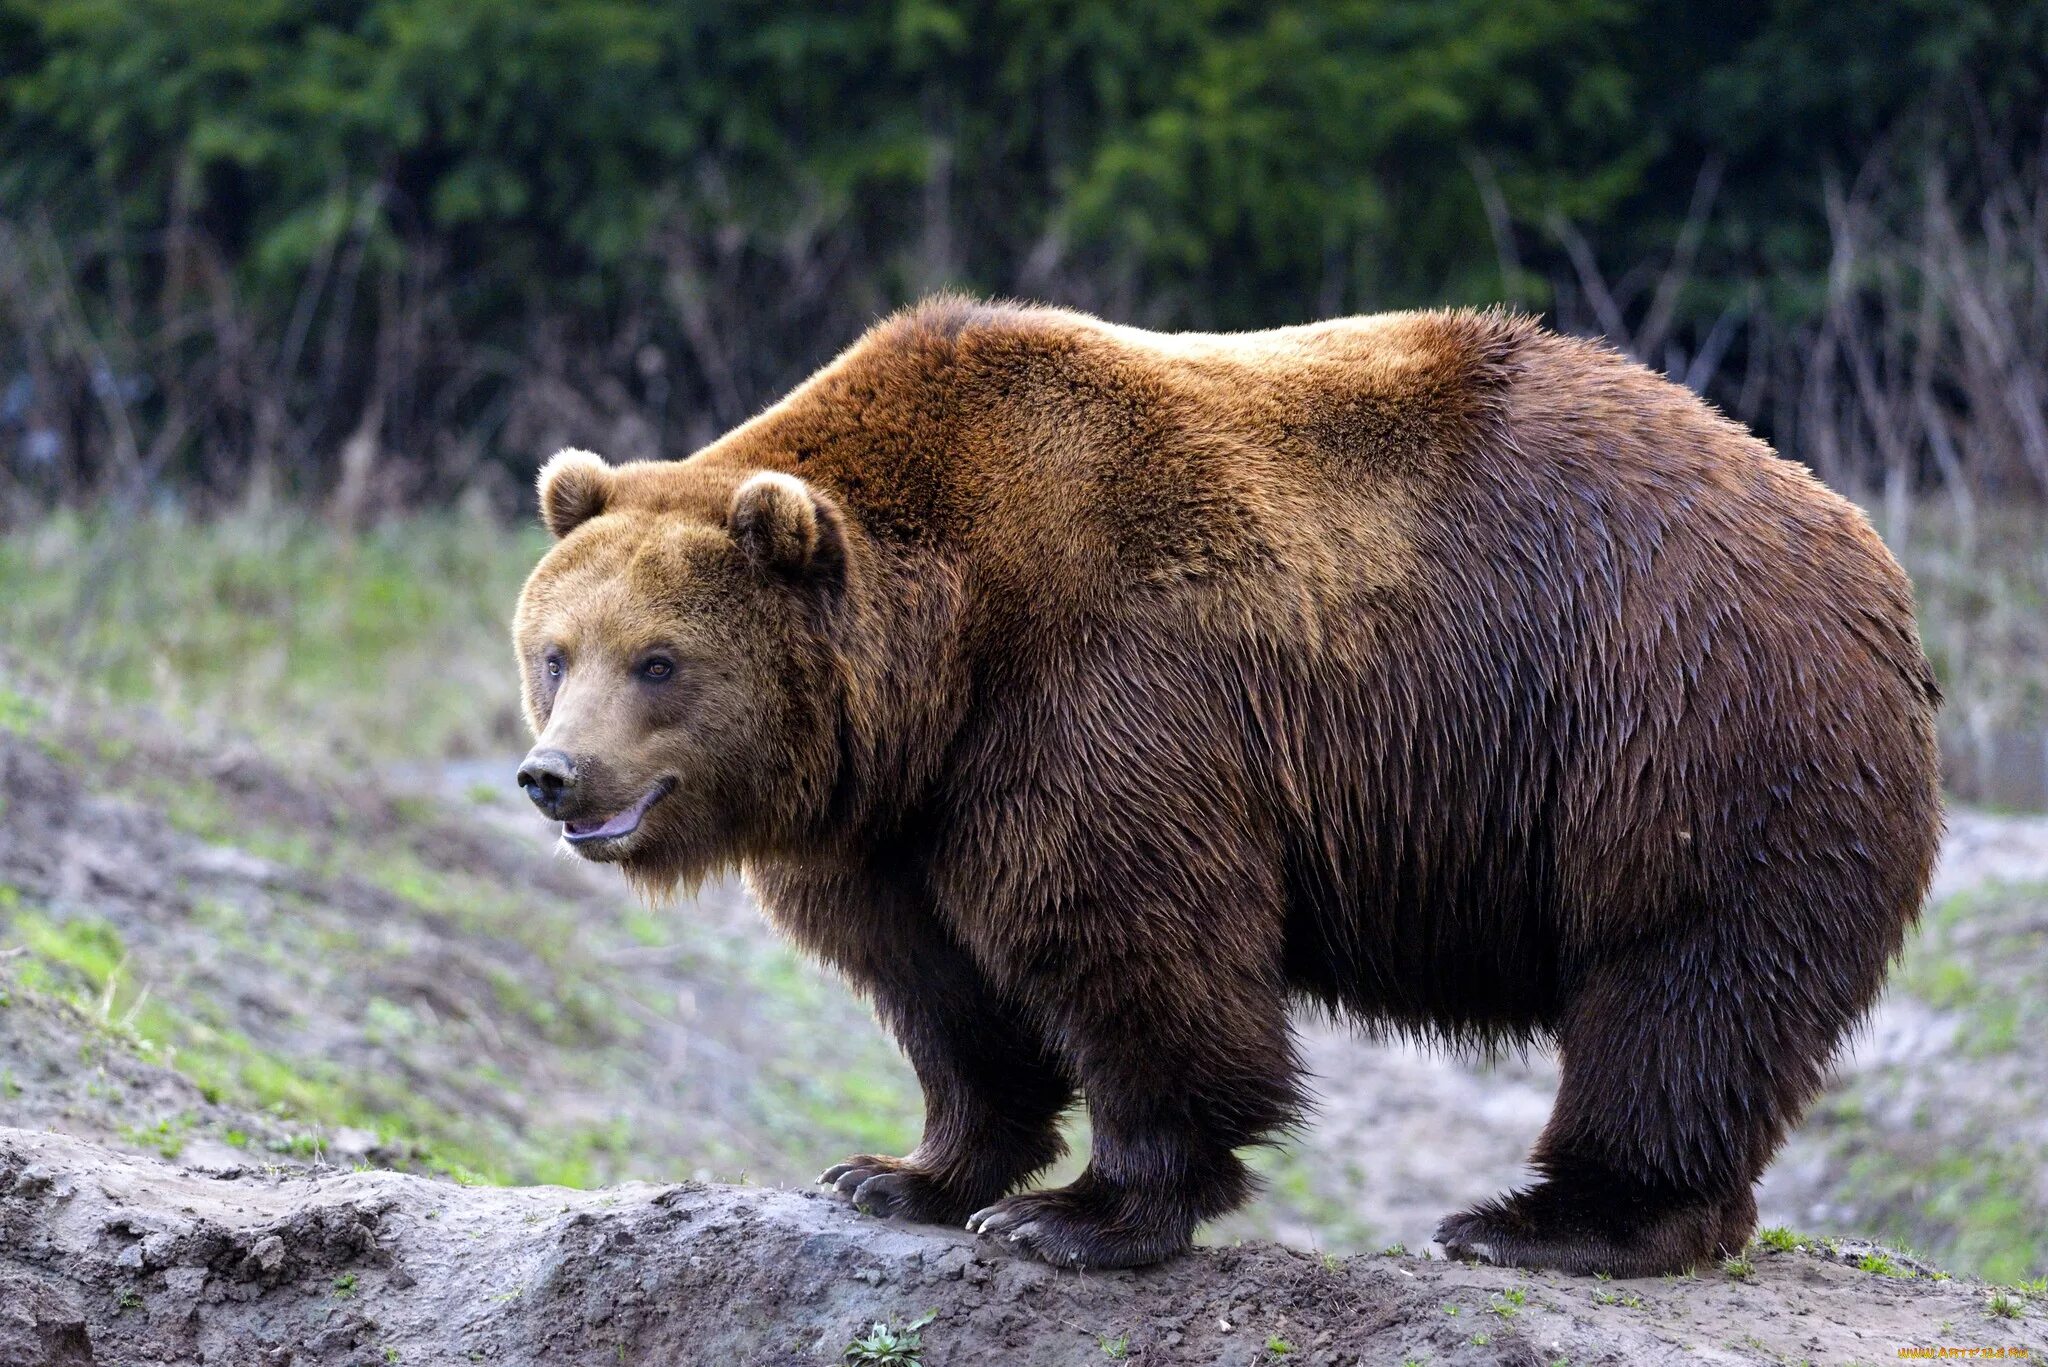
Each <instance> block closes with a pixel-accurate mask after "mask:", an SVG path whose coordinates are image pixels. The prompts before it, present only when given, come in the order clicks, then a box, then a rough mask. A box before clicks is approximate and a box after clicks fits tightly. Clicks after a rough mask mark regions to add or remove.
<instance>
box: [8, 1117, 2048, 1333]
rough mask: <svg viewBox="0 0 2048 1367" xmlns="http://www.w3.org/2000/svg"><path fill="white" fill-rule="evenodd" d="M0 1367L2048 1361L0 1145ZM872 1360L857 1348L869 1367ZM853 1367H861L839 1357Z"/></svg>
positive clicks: (1856, 1298)
mask: <svg viewBox="0 0 2048 1367" xmlns="http://www.w3.org/2000/svg"><path fill="white" fill-rule="evenodd" d="M0 1248H4V1249H5V1253H4V1254H0V1362H7V1363H40V1362H81V1363H83V1362H96V1363H116V1362H122V1363H126V1362H135V1363H140V1362H155V1361H167V1360H168V1361H196V1362H205V1363H218V1364H241V1363H250V1364H258V1363H260V1364H278V1363H292V1364H301V1365H302V1367H313V1365H314V1364H356V1363H363V1364H371V1363H378V1362H387V1363H407V1362H414V1363H416V1362H429V1363H443V1362H461V1361H485V1362H500V1363H551V1364H573V1363H593V1364H594V1363H617V1362H649V1363H705V1364H712V1363H718V1364H726V1363H730V1364H735V1365H736V1367H740V1365H745V1367H752V1365H753V1364H761V1365H762V1367H767V1365H768V1364H794V1363H806V1362H808V1363H823V1362H832V1361H836V1360H842V1359H843V1358H845V1357H846V1356H847V1354H848V1350H849V1346H850V1345H853V1344H854V1343H855V1342H856V1341H857V1340H859V1339H861V1338H862V1337H864V1336H867V1335H870V1334H874V1333H875V1332H876V1329H875V1326H880V1327H881V1329H882V1331H883V1332H885V1333H886V1332H889V1331H891V1330H901V1329H903V1328H905V1327H907V1326H909V1325H912V1324H914V1323H916V1322H917V1321H919V1320H921V1319H925V1318H926V1317H927V1316H929V1317H930V1318H929V1320H928V1322H927V1323H926V1324H925V1325H924V1327H923V1328H922V1329H921V1330H918V1331H917V1333H918V1337H919V1340H920V1342H919V1349H918V1353H917V1355H916V1356H915V1357H912V1358H910V1359H908V1360H909V1361H911V1362H919V1361H921V1362H922V1363H924V1364H926V1365H927V1367H950V1365H952V1364H970V1363H976V1364H979V1363H1000V1364H1011V1365H1014V1367H1037V1365H1038V1364H1044V1365H1045V1367H1052V1365H1053V1364H1084V1363H1104V1362H1114V1361H1132V1362H1158V1363H1175V1364H1185V1365H1186V1367H1205V1365H1208V1364H1214V1365H1215V1367H1224V1365H1225V1364H1229V1365H1230V1367H1250V1364H1270V1363H1283V1362H1297V1361H1298V1362H1302V1363H1313V1364H1380V1363H1397V1362H1412V1363H1419V1362H1429V1363H1436V1364H1513V1365H1514V1367H1523V1365H1524V1364H1580V1365H1582V1367H1583V1365H1584V1364H1593V1363H1603V1364H1628V1365H1630V1367H1639V1365H1643V1364H1659V1363H1680V1362H1685V1363H1701V1362H1705V1363H1715V1362H1724V1363H1782V1362H1798V1361H1813V1362H1849V1361H1865V1362H1874V1361H1879V1360H1896V1359H1897V1358H1898V1356H1899V1353H1900V1350H1901V1349H1911V1348H1942V1347H1948V1348H1983V1349H1993V1350H1998V1349H2015V1348H2026V1349H2029V1350H2031V1351H2034V1352H2040V1351H2048V1333H2044V1329H2048V1318H2044V1317H2043V1316H2042V1314H2041V1313H2040V1311H2039V1310H2038V1309H2034V1310H2028V1309H2025V1308H2022V1309H2020V1310H2019V1312H2018V1315H2017V1317H2008V1316H2007V1315H2006V1314H2004V1313H2002V1311H2001V1309H2000V1308H1999V1306H2000V1305H2003V1304H2004V1302H2000V1303H1999V1305H1994V1301H1993V1293H1990V1292H1987V1291H1986V1290H1985V1288H1983V1287H1981V1286H1976V1285H1971V1284H1967V1283H1961V1282H1955V1281H1939V1280H1935V1279H1933V1278H1931V1277H1929V1276H1927V1275H1924V1272H1923V1273H1922V1274H1921V1275H1907V1274H1909V1273H1913V1272H1915V1271H1916V1269H1915V1268H1913V1267H1911V1266H1910V1265H1901V1264H1893V1265H1892V1275H1886V1274H1882V1273H1875V1272H1871V1271H1867V1270H1864V1269H1863V1268H1861V1267H1858V1266H1856V1265H1855V1261H1854V1260H1856V1259H1858V1258H1863V1257H1867V1256H1869V1250H1868V1249H1867V1248H1862V1249H1859V1248H1855V1247H1844V1248H1840V1249H1834V1250H1829V1249H1821V1248H1804V1249H1799V1250H1796V1251H1789V1252H1776V1251H1760V1252H1759V1253H1758V1254H1757V1255H1756V1257H1755V1259H1754V1260H1753V1266H1752V1267H1750V1268H1749V1269H1747V1270H1745V1271H1743V1273H1742V1274H1741V1275H1730V1274H1728V1273H1726V1272H1721V1271H1715V1272H1711V1273H1708V1274H1706V1275H1703V1276H1699V1277H1689V1278H1678V1279H1670V1278H1666V1279H1652V1280H1639V1281H1600V1280H1596V1279H1592V1278H1569V1277H1563V1276H1558V1275H1555V1274H1549V1273H1521V1272H1516V1271H1512V1270H1503V1269H1497V1268H1485V1267H1478V1266H1471V1265H1466V1264H1461V1263H1447V1262H1444V1261H1441V1260H1425V1259H1419V1258H1413V1257H1392V1256H1385V1255H1364V1256H1360V1257H1356V1258H1351V1259H1337V1258H1320V1257H1317V1256H1315V1255H1313V1254H1309V1253H1305V1252H1302V1251H1299V1250H1294V1249H1286V1248H1280V1247H1277V1246H1274V1245H1271V1244H1260V1245H1250V1246H1246V1247H1244V1248H1234V1249H1210V1250H1204V1251H1202V1252H1199V1253H1197V1254H1195V1255H1193V1256H1191V1257H1188V1258H1185V1259H1181V1260H1178V1261H1175V1262H1173V1263H1170V1264H1168V1265H1165V1266H1163V1267H1159V1268H1153V1269H1147V1270H1143V1271H1137V1272H1113V1273H1093V1274H1088V1273H1080V1274H1077V1273H1072V1272H1059V1271H1055V1270H1053V1269H1051V1268H1049V1267H1046V1266H1044V1265H1043V1264H1039V1263H1035V1262H1030V1261H1026V1260H1021V1259H1018V1258H1015V1257H1012V1256H1008V1255H1007V1254H1005V1253H1004V1252H1002V1251H1001V1250H999V1249H997V1248H993V1247H991V1246H990V1245H989V1244H988V1243H987V1242H986V1241H979V1242H978V1241H976V1240H974V1239H972V1238H971V1237H969V1236H968V1235H966V1234H964V1233H959V1232H954V1231H946V1230H935V1229H931V1228H927V1227H914V1226H900V1225H892V1224H884V1223H880V1222H875V1221H871V1220H866V1219H864V1218H862V1217H860V1216H857V1215H855V1214H853V1213H852V1212H851V1211H850V1210H848V1208H847V1207H846V1206H845V1205H843V1204H842V1203H840V1202H838V1201H836V1200H833V1199H830V1198H827V1197H824V1196H820V1195H818V1194H816V1193H810V1192H782V1191H767V1190H761V1189H749V1188H737V1187H721V1186H709V1185H703V1184H688V1185H683V1186H668V1187H655V1186H646V1185H640V1184H635V1185H630V1186H625V1187H620V1188H614V1189H609V1190H604V1191H570V1190H565V1189H562V1188H546V1187H543V1188H531V1187H529V1188H476V1187H463V1186H457V1185H454V1184H451V1183H446V1182H437V1181H432V1180H429V1179H425V1178H420V1177H414V1176H409V1175H405V1174H398V1173H390V1172H379V1171H365V1172H358V1173H346V1174H327V1175H313V1174H308V1173H277V1172H269V1173H262V1172H251V1171H249V1170H248V1169H238V1170H232V1171H230V1172H225V1173H218V1174H209V1173H201V1172H196V1171H193V1170H190V1169H179V1168H174V1167H172V1166H169V1165H167V1164H164V1163H161V1162H159V1161H156V1160H150V1159H137V1158H121V1157H117V1156H115V1155H112V1154H110V1153H109V1152H108V1151H106V1150H104V1149H101V1148H99V1147H97V1146H94V1145H90V1144H86V1143H84V1142H82V1141H79V1140H74V1139H70V1138H67V1137H63V1136H56V1135H40V1134H31V1133H27V1132H22V1131H0ZM871 1341H872V1340H871ZM856 1360H857V1359H856Z"/></svg>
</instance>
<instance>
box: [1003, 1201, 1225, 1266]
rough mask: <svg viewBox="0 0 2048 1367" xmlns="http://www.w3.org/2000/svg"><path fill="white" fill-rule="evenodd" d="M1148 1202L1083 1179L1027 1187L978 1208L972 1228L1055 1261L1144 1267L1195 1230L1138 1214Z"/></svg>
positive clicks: (1180, 1248)
mask: <svg viewBox="0 0 2048 1367" xmlns="http://www.w3.org/2000/svg"><path fill="white" fill-rule="evenodd" d="M1144 1204H1145V1203H1143V1202H1141V1201H1132V1200H1131V1199H1130V1198H1129V1197H1123V1198H1117V1197H1113V1196H1111V1195H1109V1194H1108V1193H1104V1192H1100V1191H1097V1190H1093V1189H1088V1188H1083V1187H1080V1186H1078V1185H1077V1186H1073V1187H1063V1188H1059V1189H1056V1190H1053V1191H1027V1192H1025V1193H1023V1194H1022V1195H1020V1196H1009V1197H1005V1198H1004V1199H1003V1200H1000V1201H998V1202H996V1203H995V1204H994V1205H992V1206H988V1207H986V1208H984V1209H982V1210H978V1211H976V1212H974V1214H973V1215H971V1216H969V1217H968V1219H967V1228H968V1229H969V1230H970V1231H971V1232H973V1233H975V1234H980V1235H983V1236H986V1237H988V1238H994V1239H1001V1240H1003V1241H1004V1242H1006V1243H1008V1244H1009V1245H1010V1246H1011V1247H1013V1248H1015V1249H1017V1250H1018V1251H1019V1252H1023V1253H1028V1254H1030V1255H1031V1256H1032V1257H1034V1258H1038V1259H1040V1260H1041V1261H1044V1262H1048V1263H1051V1264H1053V1265H1054V1266H1055V1267H1142V1266H1143V1265H1145V1264H1146V1263H1156V1262H1158V1261H1160V1260H1161V1259H1162V1258H1170V1257H1172V1256H1173V1255H1174V1254H1176V1253H1182V1252H1185V1251H1186V1250H1187V1247H1188V1245H1189V1243H1190V1242H1191V1241H1192V1240H1191V1234H1192V1230H1191V1229H1190V1228H1188V1227H1187V1226H1186V1225H1184V1224H1182V1223H1180V1222H1176V1221H1172V1220H1157V1219H1154V1220H1148V1219H1144V1218H1142V1217H1141V1218H1135V1219H1134V1218H1133V1207H1136V1208H1138V1209H1140V1210H1142V1208H1143V1205H1144ZM1161 1204H1164V1203H1161Z"/></svg>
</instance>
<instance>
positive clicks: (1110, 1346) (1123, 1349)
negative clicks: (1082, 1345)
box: [1095, 1334, 1131, 1362]
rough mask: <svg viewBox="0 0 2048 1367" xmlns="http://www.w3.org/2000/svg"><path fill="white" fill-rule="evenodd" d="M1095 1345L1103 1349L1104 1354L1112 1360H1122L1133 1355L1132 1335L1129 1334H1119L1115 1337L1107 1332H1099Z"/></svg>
mask: <svg viewBox="0 0 2048 1367" xmlns="http://www.w3.org/2000/svg"><path fill="white" fill-rule="evenodd" d="M1095 1346H1096V1347H1097V1348H1099V1349H1101V1350H1102V1355H1103V1356H1104V1357H1106V1358H1108V1359H1109V1360H1110V1361H1111V1362H1122V1361H1123V1360H1124V1359H1125V1358H1128V1357H1129V1356H1130V1355H1131V1336H1130V1335H1129V1334H1118V1335H1117V1336H1116V1337H1115V1338H1111V1337H1110V1336H1109V1335H1107V1334H1098V1335H1097V1336H1096V1338H1095Z"/></svg>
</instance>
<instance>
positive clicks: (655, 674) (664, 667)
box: [640, 655, 676, 683]
mask: <svg viewBox="0 0 2048 1367" xmlns="http://www.w3.org/2000/svg"><path fill="white" fill-rule="evenodd" d="M675 672H676V667H675V664H674V662H673V661H670V660H664V659H662V658H661V657H660V656H659V655H657V656H655V657H654V658H653V659H651V660H649V661H648V662H647V663H646V664H643V665H641V666H640V677H641V678H643V679H647V680H650V681H652V682H654V683H660V682H661V681H662V680H663V679H666V678H667V677H668V676H669V675H671V674H673V673H675Z"/></svg>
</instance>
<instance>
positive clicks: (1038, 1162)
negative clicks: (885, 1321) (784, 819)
mask: <svg viewBox="0 0 2048 1367" xmlns="http://www.w3.org/2000/svg"><path fill="white" fill-rule="evenodd" d="M760 891H761V893H762V895H763V896H764V897H765V898H768V899H770V900H772V901H774V902H775V903H776V904H777V905H779V906H780V907H782V908H783V916H782V920H783V925H784V927H785V929H787V930H789V931H790V933H791V934H792V935H793V936H794V937H795V938H796V939H797V940H798V941H799V942H801V943H805V944H809V945H814V946H816V947H818V949H819V952H820V953H822V954H823V955H824V957H826V958H827V959H828V960H830V961H831V962H832V963H833V964H834V966H835V967H837V968H838V969H839V970H840V971H841V973H843V974H844V975H845V976H846V978H847V979H848V981H850V982H852V983H853V984H855V985H856V986H857V987H859V988H860V989H862V990H863V991H864V992H866V993H867V995H868V996H869V998H870V1000H872V1001H873V1003H874V1005H875V1009H876V1011H877V1013H878V1014H879V1015H880V1016H881V1018H882V1022H883V1024H884V1025H885V1026H886V1027H887V1028H888V1030H889V1032H890V1033H891V1034H892V1035H894V1036H895V1037H896V1042H897V1043H898V1044H899V1045H901V1046H902V1049H903V1052H904V1054H905V1055H906V1056H907V1057H908V1058H909V1059H910V1063H911V1066H912V1068H914V1069H915V1070H916V1072H917V1079H918V1084H919V1086H920V1087H921V1088H922V1089H923V1091H924V1114H925V1123H924V1136H923V1138H922V1139H921V1140H920V1141H919V1142H918V1146H917V1148H916V1149H915V1150H914V1151H912V1152H911V1153H910V1154H909V1155H907V1156H906V1157H902V1158H892V1157H888V1156H885V1155H880V1154H859V1155H856V1156H854V1157H852V1158H849V1159H847V1160H846V1161H844V1162H842V1163H836V1164H834V1165H833V1166H832V1167H830V1168H827V1169H826V1170H825V1172H824V1174H823V1175H822V1176H821V1177H820V1178H819V1179H818V1180H819V1181H820V1182H823V1183H826V1184H829V1185H831V1186H832V1187H833V1188H834V1189H836V1190H838V1191H840V1192H842V1193H844V1194H845V1195H847V1196H848V1197H850V1198H851V1199H852V1200H853V1203H854V1204H855V1205H856V1206H858V1207H859V1208H861V1209H862V1210H865V1211H868V1212H869V1213H870V1214H874V1215H884V1216H899V1217H902V1218H904V1219H909V1220H921V1221H926V1222H932V1223H938V1224H959V1223H960V1222H962V1221H964V1220H966V1219H967V1217H968V1216H969V1215H970V1214H972V1213H973V1212H974V1211H976V1210H978V1209H980V1208H981V1207H983V1206H985V1205H987V1204H988V1203H989V1202H990V1201H993V1200H995V1199H996V1198H997V1197H999V1196H1001V1195H1002V1194H1003V1193H1005V1192H1008V1191H1011V1190H1013V1189H1014V1188H1015V1187H1016V1186H1017V1185H1018V1184H1019V1183H1021V1182H1024V1181H1026V1180H1027V1179H1029V1178H1030V1177H1032V1176H1033V1175H1034V1174H1036V1173H1038V1172H1040V1171H1042V1170H1044V1169H1045V1168H1047V1167H1049V1166H1051V1165H1052V1164H1053V1163H1054V1162H1055V1161H1056V1160H1057V1159H1058V1158H1059V1157H1060V1155H1061V1154H1062V1153H1064V1152H1065V1151H1066V1145H1065V1143H1064V1141H1063V1140H1062V1139H1061V1138H1060V1135H1059V1131H1058V1128H1057V1125H1058V1120H1059V1116H1060V1114H1061V1112H1063V1111H1065V1110H1066V1108H1067V1107H1068V1106H1069V1105H1070V1104H1072V1102H1073V1099H1074V1085H1073V1083H1072V1082H1071V1081H1069V1080H1068V1078H1067V1075H1066V1072H1065V1069H1064V1066H1063V1064H1062V1062H1061V1060H1060V1059H1058V1058H1057V1057H1056V1056H1055V1055H1054V1054H1053V1053H1052V1051H1051V1050H1050V1049H1049V1048H1047V1046H1046V1042H1045V1039H1044V1036H1043V1035H1042V1034H1041V1033H1040V1031H1039V1030H1038V1029H1037V1028H1036V1027H1035V1026H1034V1025H1032V1024H1031V1023H1029V1022H1027V1021H1026V1020H1025V1019H1024V1018H1023V1016H1022V1013H1021V1012H1019V1011H1018V1009H1017V1008H1016V1007H1015V1005H1014V1004H1013V1003H1012V1002H1010V1001H1009V1000H1008V999H1006V998H1005V997H1004V996H1003V994H1001V993H1000V992H998V991H997V990H996V989H995V987H994V986H992V985H991V984H990V983H989V981H988V979H987V977H986V975H984V974H983V973H982V971H981V970H980V969H979V968H978V967H977V966H976V965H975V963H974V961H973V960H972V959H971V958H970V957H969V956H968V955H967V953H966V952H965V951H964V950H963V949H962V948H961V947H960V945H959V944H958V942H957V941H955V940H954V938H953V937H952V936H951V935H950V934H949V933H948V932H947V930H946V928H945V926H944V925H943V923H942V922H941V921H940V920H939V918H938V917H937V916H935V915H933V913H932V912H931V910H930V908H929V907H928V906H926V905H924V904H922V903H921V902H920V901H919V900H918V898H917V897H916V896H915V895H914V894H911V893H908V892H905V891H903V890H901V889H899V888H895V887H891V886H889V885H888V884H886V883H882V882H872V883H866V884H864V885H861V886H858V887H851V886H843V885H842V886H837V887H824V888H819V887H807V888H804V889H797V888H789V889H785V888H783V887H782V886H781V885H780V884H778V882H777V881H776V879H775V878H774V876H773V875H772V874H771V875H768V876H767V878H766V880H765V881H764V882H763V884H762V886H761V888H760ZM848 904H855V905H861V906H863V907H864V908H865V909H866V911H867V914H868V915H870V916H872V917H873V918H874V925H875V927H876V929H877V930H878V931H879V932H880V933H879V934H877V935H875V936H873V937H859V938H849V937H843V936H842V937H836V938H835V937H833V936H832V935H831V931H830V929H829V926H827V925H824V924H819V923H814V922H811V921H809V920H807V919H806V918H807V917H809V916H816V917H818V918H820V920H821V921H822V920H823V918H826V917H830V916H833V915H835V914H837V913H838V911H839V909H840V908H841V907H843V906H845V905H848Z"/></svg>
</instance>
